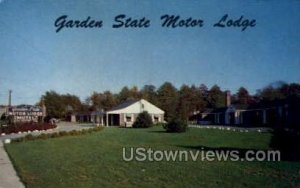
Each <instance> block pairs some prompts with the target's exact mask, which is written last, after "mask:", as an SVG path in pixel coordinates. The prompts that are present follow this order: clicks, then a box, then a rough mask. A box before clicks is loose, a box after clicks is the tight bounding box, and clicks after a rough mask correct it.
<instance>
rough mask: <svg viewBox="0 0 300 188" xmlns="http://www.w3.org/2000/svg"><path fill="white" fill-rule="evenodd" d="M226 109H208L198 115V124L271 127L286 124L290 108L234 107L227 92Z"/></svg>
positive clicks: (280, 106) (284, 106) (283, 106)
mask: <svg viewBox="0 0 300 188" xmlns="http://www.w3.org/2000/svg"><path fill="white" fill-rule="evenodd" d="M225 99H226V101H225V104H226V107H223V108H216V109H206V110H204V111H203V112H201V113H198V114H197V123H198V124H206V125H208V124H216V125H218V124H219V125H249V126H255V125H259V126H260V125H271V126H274V124H278V123H279V122H286V120H287V119H288V106H287V105H284V104H280V105H277V106H273V107H250V106H247V105H232V104H231V100H230V99H231V97H230V93H229V92H226V97H225Z"/></svg>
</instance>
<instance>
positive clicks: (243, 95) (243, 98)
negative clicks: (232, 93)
mask: <svg viewBox="0 0 300 188" xmlns="http://www.w3.org/2000/svg"><path fill="white" fill-rule="evenodd" d="M236 97H237V102H238V103H239V104H249V100H250V98H251V96H250V95H249V92H248V90H247V89H246V88H244V87H240V88H239V89H238V92H237V94H236Z"/></svg>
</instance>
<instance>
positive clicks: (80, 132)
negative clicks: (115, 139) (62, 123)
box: [12, 127, 104, 142]
mask: <svg viewBox="0 0 300 188" xmlns="http://www.w3.org/2000/svg"><path fill="white" fill-rule="evenodd" d="M103 129H104V127H94V128H90V129H82V130H78V131H77V130H72V131H70V132H66V131H60V132H55V133H50V134H45V133H42V134H40V135H37V136H34V135H32V134H28V135H26V136H25V137H22V138H17V139H13V140H12V142H24V141H31V140H45V139H49V138H58V137H63V136H79V135H85V134H90V133H93V132H97V131H102V130H103Z"/></svg>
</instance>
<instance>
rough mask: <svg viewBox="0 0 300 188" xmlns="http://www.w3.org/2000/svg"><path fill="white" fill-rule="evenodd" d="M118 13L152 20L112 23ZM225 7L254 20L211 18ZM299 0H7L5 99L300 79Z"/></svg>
mask: <svg viewBox="0 0 300 188" xmlns="http://www.w3.org/2000/svg"><path fill="white" fill-rule="evenodd" d="M119 14H125V15H126V16H127V17H132V18H136V19H140V18H143V17H146V18H147V19H149V20H150V27H148V28H118V29H116V28H112V25H113V24H115V22H114V18H115V16H117V15H119ZM165 14H169V15H179V16H180V17H181V18H182V19H187V18H189V17H192V18H194V19H202V20H204V26H203V27H193V28H191V27H189V28H174V29H172V28H165V27H162V26H161V23H162V21H161V20H160V17H161V16H162V15H165ZM225 14H228V17H229V18H231V19H233V20H236V19H239V18H240V17H241V16H242V15H243V17H244V19H249V20H252V19H255V20H256V26H255V27H251V28H250V27H248V28H247V29H246V30H245V31H241V28H239V27H225V28H217V27H213V25H214V24H215V23H217V22H218V21H219V20H220V19H221V18H222V17H223V16H224V15H225ZM62 15H67V16H68V19H72V20H85V19H86V18H87V17H88V16H90V17H91V19H94V20H102V21H103V27H102V28H64V29H62V30H61V31H60V32H58V33H57V32H56V27H55V26H54V22H55V20H56V19H57V18H58V17H60V16H62ZM299 19H300V1H298V0H286V1H279V0H270V1H265V0H256V1H255V0H245V1H240V0H228V1H218V0H213V1H211V0H207V1H205V0H204V1H198V0H189V1H186V0H161V1H154V0H143V1H141V0H126V1H116V0H112V1H104V0H98V1H96V0H89V1H82V0H72V1H71V0H65V1H63V0H60V1H59V0H43V1H41V0H0V104H7V101H8V90H9V89H12V90H13V95H12V103H13V104H23V103H26V104H34V103H36V102H37V101H39V99H40V97H41V95H43V94H44V93H45V92H46V91H49V90H55V91H57V92H59V93H71V94H75V95H77V96H79V97H80V98H81V99H82V100H84V99H85V98H86V97H88V96H89V95H90V94H91V93H92V92H93V91H98V92H102V91H105V90H110V91H112V92H119V91H120V89H121V88H122V87H123V86H130V87H131V86H138V87H139V88H141V87H142V86H143V85H145V84H153V85H155V86H156V87H159V86H160V85H161V84H163V83H164V82H165V81H169V82H172V83H173V84H174V85H175V86H176V87H177V88H179V87H180V86H181V85H182V84H189V85H191V84H195V85H196V86H199V85H200V84H201V83H204V84H206V85H207V86H208V87H211V86H213V85H214V84H218V85H219V86H220V87H221V88H222V89H229V90H231V91H232V92H236V91H237V89H238V88H239V87H240V86H244V87H246V88H247V89H248V90H249V91H250V92H251V93H252V94H254V93H255V92H256V90H257V89H261V88H262V87H264V86H266V85H267V84H269V83H272V82H275V81H279V80H280V81H284V82H287V83H291V82H298V83H299V82H300V74H299V70H300V24H299Z"/></svg>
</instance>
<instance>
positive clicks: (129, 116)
mask: <svg viewBox="0 0 300 188" xmlns="http://www.w3.org/2000/svg"><path fill="white" fill-rule="evenodd" d="M125 118H126V122H131V121H132V118H131V114H126V116H125Z"/></svg>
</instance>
